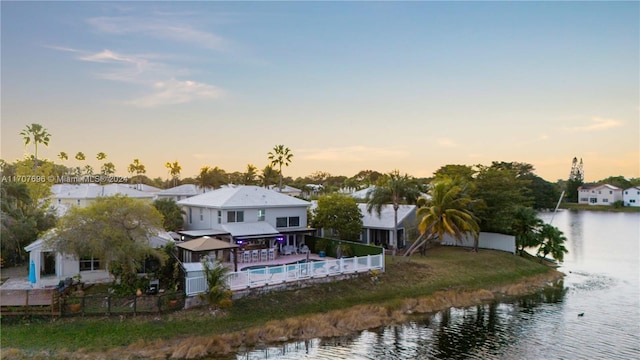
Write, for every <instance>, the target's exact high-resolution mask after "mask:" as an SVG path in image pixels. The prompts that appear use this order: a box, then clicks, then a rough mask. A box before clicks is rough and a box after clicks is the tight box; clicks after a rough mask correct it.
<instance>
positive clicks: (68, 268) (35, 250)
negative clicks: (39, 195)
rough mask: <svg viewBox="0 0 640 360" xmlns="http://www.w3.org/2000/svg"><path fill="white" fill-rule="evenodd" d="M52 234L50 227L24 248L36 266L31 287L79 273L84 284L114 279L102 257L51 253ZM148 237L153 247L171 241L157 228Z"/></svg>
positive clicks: (53, 234)
mask: <svg viewBox="0 0 640 360" xmlns="http://www.w3.org/2000/svg"><path fill="white" fill-rule="evenodd" d="M55 236H56V232H55V229H53V230H50V231H49V232H47V233H46V234H45V235H43V236H42V237H41V238H40V239H38V240H36V241H34V242H33V243H31V244H29V245H28V246H26V247H25V248H24V249H25V250H26V251H27V252H28V253H29V264H31V263H33V264H34V266H35V269H36V272H35V283H34V284H33V286H34V287H39V288H42V287H45V286H56V285H58V283H59V282H60V281H61V280H64V279H66V278H70V277H73V276H76V275H78V274H80V276H81V277H82V281H83V282H86V283H93V282H108V281H112V280H113V279H112V278H111V275H110V274H109V271H108V270H107V266H108V262H107V261H105V259H98V258H94V257H90V256H89V257H83V258H80V259H77V258H75V257H74V256H71V255H66V254H61V253H57V252H54V251H53V250H52V249H51V248H50V247H49V246H48V244H47V240H49V239H51V238H53V237H55ZM148 240H149V245H150V246H152V247H154V248H158V247H162V246H164V245H166V244H167V243H169V242H173V241H174V240H173V239H172V238H171V236H170V235H169V234H168V233H166V232H165V231H159V232H158V234H157V235H156V236H152V237H149V239H148Z"/></svg>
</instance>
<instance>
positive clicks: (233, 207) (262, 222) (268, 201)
mask: <svg viewBox="0 0 640 360" xmlns="http://www.w3.org/2000/svg"><path fill="white" fill-rule="evenodd" d="M178 205H180V206H181V207H182V209H183V210H184V212H185V214H186V219H185V229H186V230H184V231H180V234H181V235H183V236H185V237H188V238H197V237H201V236H216V237H218V238H221V239H226V240H227V241H229V242H231V243H236V244H238V245H243V246H244V245H251V246H266V247H274V246H276V245H277V246H280V247H281V248H282V246H295V247H297V246H298V245H299V244H300V242H302V241H303V240H304V235H305V234H312V233H313V231H314V229H310V228H308V227H307V209H308V208H309V206H310V205H311V203H309V202H308V201H304V200H301V199H298V198H295V197H292V196H288V195H284V194H281V193H279V192H276V191H272V190H269V189H265V188H262V187H259V186H242V185H237V186H227V187H222V188H220V189H216V190H213V191H209V192H206V193H204V194H201V195H197V196H193V197H190V198H187V199H183V200H180V201H178Z"/></svg>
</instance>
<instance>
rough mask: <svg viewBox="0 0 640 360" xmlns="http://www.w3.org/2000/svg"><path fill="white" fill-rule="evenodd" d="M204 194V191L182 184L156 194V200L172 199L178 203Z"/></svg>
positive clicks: (194, 186)
mask: <svg viewBox="0 0 640 360" xmlns="http://www.w3.org/2000/svg"><path fill="white" fill-rule="evenodd" d="M205 192H206V191H205V189H202V188H200V187H199V186H197V185H194V184H183V185H178V186H175V187H172V188H169V189H165V190H160V191H158V192H156V199H173V200H175V201H176V202H178V201H180V200H183V199H186V198H190V197H192V196H196V195H200V194H204V193H205Z"/></svg>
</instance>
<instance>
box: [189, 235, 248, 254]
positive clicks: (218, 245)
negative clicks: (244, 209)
mask: <svg viewBox="0 0 640 360" xmlns="http://www.w3.org/2000/svg"><path fill="white" fill-rule="evenodd" d="M177 246H178V247H179V248H182V249H186V250H189V251H194V252H198V251H213V250H225V249H235V248H238V247H240V246H238V245H236V244H231V243H229V242H227V241H222V240H220V239H216V238H212V237H208V236H203V237H200V238H197V239H193V240H189V241H185V242H183V243H180V244H178V245H177Z"/></svg>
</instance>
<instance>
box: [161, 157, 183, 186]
mask: <svg viewBox="0 0 640 360" xmlns="http://www.w3.org/2000/svg"><path fill="white" fill-rule="evenodd" d="M164 167H166V168H167V169H169V175H170V176H171V178H172V179H173V186H178V179H179V178H180V171H181V170H182V167H181V166H180V164H178V160H176V161H174V162H167V163H166V164H164Z"/></svg>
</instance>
